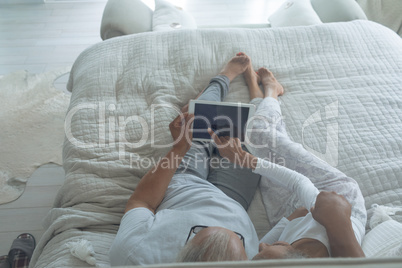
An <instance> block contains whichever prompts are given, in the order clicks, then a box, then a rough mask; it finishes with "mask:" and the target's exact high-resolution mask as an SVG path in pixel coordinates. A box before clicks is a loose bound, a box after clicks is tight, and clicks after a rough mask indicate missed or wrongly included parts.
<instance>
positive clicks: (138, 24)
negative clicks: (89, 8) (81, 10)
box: [100, 0, 153, 40]
mask: <svg viewBox="0 0 402 268" xmlns="http://www.w3.org/2000/svg"><path fill="white" fill-rule="evenodd" d="M152 14H153V12H152V10H151V9H150V8H149V7H148V6H147V5H145V4H144V3H143V2H142V1H141V0H109V1H108V2H107V4H106V6H105V10H104V11H103V17H102V22H101V30H100V35H101V38H102V39H103V40H106V39H109V38H112V37H116V36H121V35H126V34H134V33H141V32H147V31H151V30H152Z"/></svg>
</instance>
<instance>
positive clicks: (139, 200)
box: [125, 113, 193, 213]
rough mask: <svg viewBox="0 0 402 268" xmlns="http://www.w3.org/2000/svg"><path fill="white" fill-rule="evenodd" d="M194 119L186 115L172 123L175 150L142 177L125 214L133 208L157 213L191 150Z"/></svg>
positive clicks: (170, 127)
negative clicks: (190, 127) (170, 184)
mask: <svg viewBox="0 0 402 268" xmlns="http://www.w3.org/2000/svg"><path fill="white" fill-rule="evenodd" d="M192 117H193V116H192V115H189V114H187V113H185V114H184V117H183V116H180V115H179V116H178V117H176V119H175V120H173V122H172V123H170V125H169V129H170V133H171V135H172V137H173V140H174V141H175V144H174V145H173V148H172V149H171V150H170V151H169V152H168V153H167V155H166V156H165V157H164V158H162V159H161V160H160V161H159V162H158V164H157V166H156V167H155V168H153V169H151V170H149V171H148V173H147V174H145V176H144V177H142V179H141V181H140V182H139V183H138V185H137V187H136V189H135V191H134V193H133V194H132V195H131V197H130V199H129V200H128V202H127V205H126V210H125V212H128V211H129V210H131V209H133V208H137V207H145V208H147V209H149V210H150V211H152V212H153V213H155V210H156V209H157V208H158V206H159V204H160V203H161V202H162V200H163V198H164V196H165V192H166V189H167V187H168V186H169V183H170V181H171V179H172V177H173V175H174V173H175V172H176V170H177V168H178V167H179V165H180V163H181V161H182V159H183V157H184V155H185V154H186V153H187V151H188V150H189V149H190V146H191V140H192V135H191V134H190V132H189V126H190V124H189V121H190V120H191V118H192ZM183 131H184V133H183Z"/></svg>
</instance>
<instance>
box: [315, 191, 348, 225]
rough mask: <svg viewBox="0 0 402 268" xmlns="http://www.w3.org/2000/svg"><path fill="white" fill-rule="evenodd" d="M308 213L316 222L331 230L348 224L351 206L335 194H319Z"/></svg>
mask: <svg viewBox="0 0 402 268" xmlns="http://www.w3.org/2000/svg"><path fill="white" fill-rule="evenodd" d="M310 211H311V214H312V215H313V218H314V219H315V220H316V221H317V222H319V223H320V224H322V225H323V226H324V227H325V228H331V227H337V226H339V225H344V224H348V223H350V216H351V214H352V205H351V204H350V203H349V202H348V201H347V200H346V198H345V197H344V196H342V195H339V194H337V193H335V192H320V193H319V194H318V196H317V200H316V202H315V206H314V207H313V208H311V209H310Z"/></svg>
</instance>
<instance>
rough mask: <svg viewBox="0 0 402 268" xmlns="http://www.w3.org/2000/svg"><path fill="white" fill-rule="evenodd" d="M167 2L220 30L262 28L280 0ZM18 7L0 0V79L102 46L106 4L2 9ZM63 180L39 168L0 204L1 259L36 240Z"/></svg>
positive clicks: (69, 60)
mask: <svg viewBox="0 0 402 268" xmlns="http://www.w3.org/2000/svg"><path fill="white" fill-rule="evenodd" d="M144 1H145V2H152V1H148V0H144ZM171 1H172V2H175V3H176V4H183V7H184V9H185V10H187V11H188V12H189V13H190V14H191V15H193V17H194V18H195V20H196V22H197V24H198V25H224V24H241V23H265V22H266V21H267V18H268V17H269V15H270V14H271V13H272V12H274V11H275V9H276V8H277V7H279V5H280V4H281V2H283V1H284V0H187V1H174V0H171ZM18 2H23V0H19V1H15V0H13V1H11V0H1V1H0V76H1V75H5V74H8V73H10V72H14V71H17V70H22V69H25V70H28V71H29V72H33V73H41V72H45V71H51V70H54V69H56V68H61V67H65V66H72V64H73V63H74V61H75V59H76V58H77V56H78V55H79V54H80V53H81V52H82V51H83V50H84V49H86V48H87V47H89V46H91V45H93V44H95V43H98V42H101V41H102V40H101V38H100V34H99V32H100V22H101V19H102V14H103V9H104V6H105V5H106V0H104V1H102V0H97V1H69V2H68V1H67V2H64V1H61V0H54V1H47V2H46V4H44V3H37V4H7V5H4V3H18ZM38 2H39V0H38ZM67 80H68V77H67V76H64V77H61V78H60V79H59V80H57V81H56V82H55V86H56V88H59V89H61V90H63V89H65V84H66V83H67ZM0 90H1V89H0ZM0 109H1V107H0ZM45 138H46V137H45ZM63 180H64V171H63V169H62V168H61V167H59V166H57V165H53V164H49V165H45V166H42V167H40V168H39V169H37V170H36V171H35V172H34V173H33V174H32V176H31V177H30V179H29V180H28V184H27V187H26V189H25V192H24V193H23V195H22V196H21V197H20V198H19V199H17V200H16V201H14V202H11V203H9V204H4V205H0V255H4V254H7V253H8V250H9V247H10V246H11V243H12V241H13V240H14V238H16V237H17V236H18V235H19V234H20V233H23V232H29V233H32V234H33V235H34V236H35V238H36V240H37V241H38V240H39V239H40V237H41V235H42V234H43V232H44V229H43V227H42V225H41V223H42V220H43V218H44V217H45V215H46V213H47V212H48V211H49V210H50V208H51V206H52V204H53V200H54V198H55V196H56V194H57V191H58V190H59V189H60V186H61V185H62V183H63Z"/></svg>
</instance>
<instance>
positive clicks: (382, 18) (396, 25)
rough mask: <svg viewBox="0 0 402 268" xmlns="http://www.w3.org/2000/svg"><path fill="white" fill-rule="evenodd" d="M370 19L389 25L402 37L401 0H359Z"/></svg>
mask: <svg viewBox="0 0 402 268" xmlns="http://www.w3.org/2000/svg"><path fill="white" fill-rule="evenodd" d="M357 2H358V3H359V4H360V6H361V7H362V8H363V10H364V12H365V13H366V15H367V18H368V19H369V20H372V21H375V22H378V23H380V24H382V25H384V26H387V27H388V28H390V29H391V30H393V31H394V32H396V33H398V34H399V36H401V37H402V16H401V14H402V1H401V0H357Z"/></svg>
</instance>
